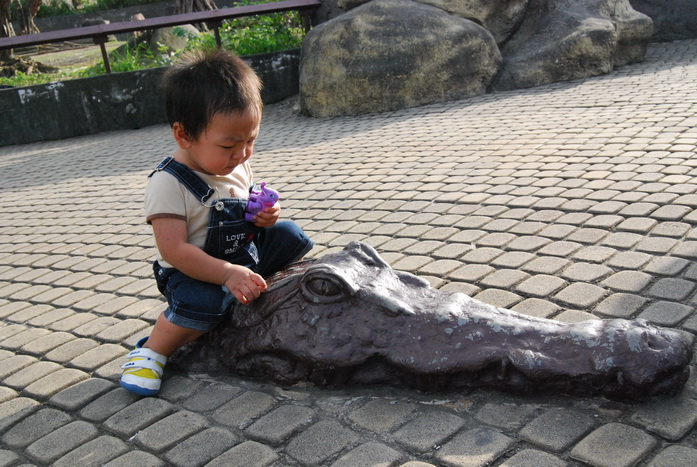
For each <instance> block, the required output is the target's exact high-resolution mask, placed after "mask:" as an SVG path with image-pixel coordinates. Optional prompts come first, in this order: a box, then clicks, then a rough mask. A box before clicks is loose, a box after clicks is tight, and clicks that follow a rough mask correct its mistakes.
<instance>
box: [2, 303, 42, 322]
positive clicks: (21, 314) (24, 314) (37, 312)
mask: <svg viewBox="0 0 697 467" xmlns="http://www.w3.org/2000/svg"><path fill="white" fill-rule="evenodd" d="M19 303H20V304H25V303H26V302H19ZM52 310H53V307H52V306H49V305H33V306H30V307H27V308H23V309H22V310H20V311H17V312H16V313H13V314H12V315H10V316H8V317H7V320H8V321H10V322H13V323H26V322H27V321H30V320H32V319H34V318H36V317H37V316H41V315H43V314H45V313H48V312H49V311H52Z"/></svg>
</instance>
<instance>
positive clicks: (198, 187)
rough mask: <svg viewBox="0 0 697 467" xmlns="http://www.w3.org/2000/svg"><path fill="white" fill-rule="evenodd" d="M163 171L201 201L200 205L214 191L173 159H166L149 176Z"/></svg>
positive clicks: (191, 171)
mask: <svg viewBox="0 0 697 467" xmlns="http://www.w3.org/2000/svg"><path fill="white" fill-rule="evenodd" d="M163 170H164V171H165V172H167V173H169V174H172V175H174V177H176V179H177V180H179V182H181V184H182V185H184V186H185V187H186V188H187V189H188V190H189V191H190V192H191V193H193V195H194V196H195V197H197V198H198V199H199V200H201V203H204V204H205V202H206V201H208V199H209V198H210V197H211V196H213V194H214V193H215V189H214V188H211V187H210V186H209V185H208V184H207V183H206V182H204V181H203V180H202V179H201V177H199V176H198V175H196V174H195V173H194V171H193V170H191V169H190V168H188V167H187V166H185V165H184V164H182V163H181V162H177V161H175V160H174V158H173V157H168V158H166V159H165V160H163V161H162V162H160V165H158V166H157V167H156V168H155V170H153V171H152V173H151V174H150V175H149V177H152V176H153V174H154V173H155V172H161V171H163Z"/></svg>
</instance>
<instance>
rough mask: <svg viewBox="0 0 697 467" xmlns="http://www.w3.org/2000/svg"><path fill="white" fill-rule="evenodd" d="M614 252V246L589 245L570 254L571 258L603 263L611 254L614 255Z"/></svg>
mask: <svg viewBox="0 0 697 467" xmlns="http://www.w3.org/2000/svg"><path fill="white" fill-rule="evenodd" d="M616 253H617V250H615V249H614V248H608V247H604V246H598V245H590V246H586V247H583V248H581V249H579V250H576V252H575V253H574V254H573V255H572V258H573V259H577V260H580V261H588V262H591V263H603V262H605V261H607V260H608V259H610V258H612V256H614V255H615V254H616Z"/></svg>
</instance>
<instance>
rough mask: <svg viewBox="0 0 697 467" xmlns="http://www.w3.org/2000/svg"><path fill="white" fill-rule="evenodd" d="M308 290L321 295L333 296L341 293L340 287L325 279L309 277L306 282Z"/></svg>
mask: <svg viewBox="0 0 697 467" xmlns="http://www.w3.org/2000/svg"><path fill="white" fill-rule="evenodd" d="M306 286H307V288H308V290H309V291H310V292H312V293H313V294H316V295H321V296H323V297H334V296H336V295H340V294H341V288H339V286H337V285H336V284H334V283H333V282H332V281H330V280H327V279H321V278H317V279H311V280H309V281H307V284H306Z"/></svg>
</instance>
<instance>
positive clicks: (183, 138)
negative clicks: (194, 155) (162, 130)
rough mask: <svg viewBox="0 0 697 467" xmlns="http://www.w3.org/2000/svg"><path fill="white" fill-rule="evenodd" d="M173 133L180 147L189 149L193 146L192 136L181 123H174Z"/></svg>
mask: <svg viewBox="0 0 697 467" xmlns="http://www.w3.org/2000/svg"><path fill="white" fill-rule="evenodd" d="M172 134H173V135H174V140H175V141H176V142H177V144H178V145H179V147H180V148H182V149H188V148H189V147H190V146H191V138H190V137H189V135H188V133H187V132H186V130H185V129H184V126H182V124H181V123H179V122H174V125H172Z"/></svg>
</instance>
